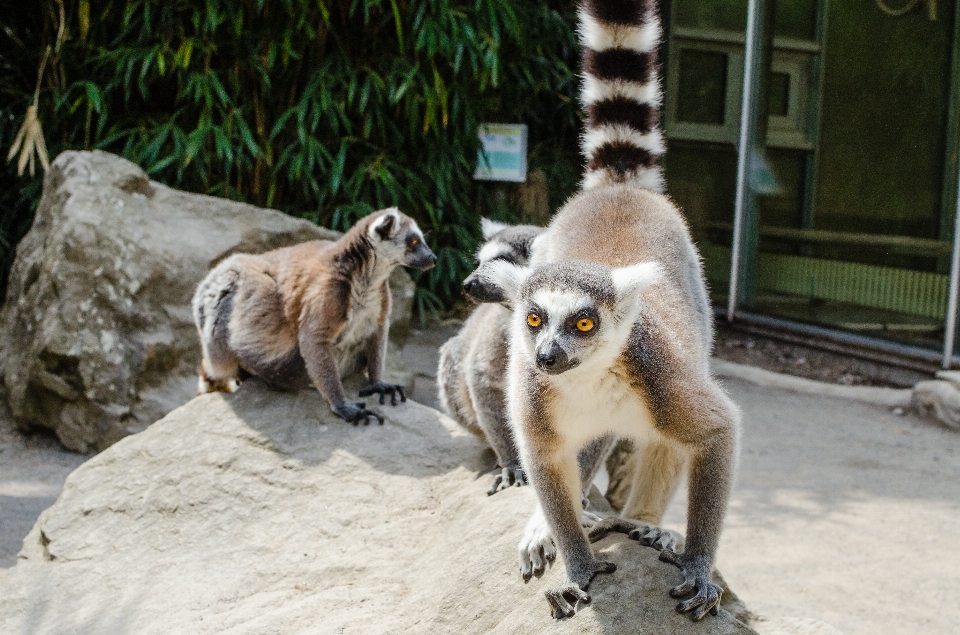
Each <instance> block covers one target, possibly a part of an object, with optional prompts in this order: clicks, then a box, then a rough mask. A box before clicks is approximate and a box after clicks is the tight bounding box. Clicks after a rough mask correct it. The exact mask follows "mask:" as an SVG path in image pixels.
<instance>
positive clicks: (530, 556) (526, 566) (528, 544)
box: [518, 434, 617, 580]
mask: <svg viewBox="0 0 960 635" xmlns="http://www.w3.org/2000/svg"><path fill="white" fill-rule="evenodd" d="M616 441H617V438H616V436H614V435H612V434H610V435H605V436H602V437H600V438H598V439H595V440H593V441H591V442H590V443H588V444H587V445H586V446H585V447H584V448H583V449H582V450H580V452H579V453H578V454H577V466H578V468H579V471H580V479H579V488H580V490H579V491H580V495H581V512H580V525H581V527H584V528H590V527H593V526H594V525H595V524H596V523H597V522H599V520H600V518H599V517H598V516H596V515H594V514H592V513H590V512H588V511H586V510H585V509H583V508H584V507H586V501H587V496H588V495H589V494H590V488H591V487H593V479H595V478H596V476H597V473H598V472H599V471H600V468H601V467H602V466H603V462H604V461H605V460H606V459H607V456H608V455H609V454H610V450H612V449H613V446H614V444H615V443H616ZM518 551H519V553H520V574H521V575H522V576H523V579H524V580H529V579H530V578H531V577H532V576H537V577H540V576H541V575H542V574H543V572H544V570H545V569H546V564H547V563H549V562H553V560H554V559H555V558H556V557H557V549H556V546H555V545H554V543H553V534H552V533H551V531H550V525H549V524H548V523H547V520H546V518H545V517H544V515H543V513H542V511H541V510H540V508H539V507H538V508H537V511H536V513H534V514H533V516H531V518H530V520H529V521H528V522H527V527H526V529H525V530H524V534H523V539H522V540H521V541H520V546H519V548H518Z"/></svg>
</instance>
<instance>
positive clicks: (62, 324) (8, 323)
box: [0, 152, 413, 452]
mask: <svg viewBox="0 0 960 635" xmlns="http://www.w3.org/2000/svg"><path fill="white" fill-rule="evenodd" d="M336 236H337V234H336V233H335V232H332V231H330V230H327V229H323V228H320V227H316V226H315V225H313V224H311V223H309V222H307V221H304V220H298V219H294V218H291V217H289V216H286V215H284V214H281V213H279V212H275V211H272V210H266V209H260V208H257V207H253V206H251V205H245V204H241V203H236V202H232V201H227V200H224V199H218V198H213V197H210V196H201V195H197V194H188V193H185V192H180V191H177V190H173V189H170V188H168V187H165V186H163V185H161V184H159V183H154V182H151V181H150V180H149V179H148V178H147V175H146V174H145V173H144V172H143V170H141V169H140V168H139V167H137V166H136V165H134V164H133V163H130V162H129V161H126V160H124V159H121V158H119V157H116V156H113V155H110V154H107V153H104V152H65V153H63V154H61V155H60V156H59V157H58V158H57V159H56V161H54V162H53V165H52V166H51V168H50V171H49V172H48V173H47V176H46V180H45V181H44V191H43V198H42V199H41V201H40V205H39V207H38V208H37V214H36V218H35V220H34V223H33V227H32V228H31V229H30V232H29V233H28V234H27V236H26V237H25V238H24V239H23V241H22V242H21V243H20V245H19V246H18V248H17V257H16V261H15V262H14V265H13V269H12V271H11V274H10V281H9V287H8V291H7V301H6V303H5V305H4V307H3V310H2V313H0V341H2V342H3V345H2V347H0V377H2V379H3V382H4V383H5V385H6V388H7V393H8V398H9V402H10V407H11V410H12V412H13V415H14V418H15V420H16V422H17V425H18V426H19V427H21V428H25V429H26V428H31V427H38V426H39V427H46V428H52V429H53V430H54V431H55V432H56V433H57V436H58V437H59V438H60V440H61V442H62V443H63V444H64V445H65V446H66V447H68V448H70V449H71V450H76V451H79V452H86V451H89V450H101V449H103V448H105V447H107V446H109V445H110V444H112V443H114V442H116V441H117V440H119V439H121V438H123V437H124V436H125V435H127V434H129V433H131V432H137V431H140V430H142V429H143V428H144V427H146V426H147V425H149V424H150V423H152V422H153V421H156V420H157V419H159V418H160V417H162V416H163V415H165V414H166V413H168V412H169V411H170V410H172V409H173V408H175V407H177V406H179V405H181V404H183V403H185V402H186V401H187V400H188V399H190V398H191V397H192V396H193V395H194V394H195V392H196V377H195V375H196V368H197V365H198V364H199V362H200V350H199V341H198V339H197V334H196V330H195V327H194V325H193V318H192V316H191V313H190V297H191V296H192V294H193V290H194V288H195V287H196V285H197V283H199V282H200V280H201V278H202V277H203V276H204V275H205V274H206V272H207V271H208V270H209V268H210V267H211V266H212V265H214V264H215V263H217V262H219V261H220V260H221V259H223V258H225V257H226V256H228V255H230V254H232V253H235V252H261V251H266V250H269V249H273V248H276V247H281V246H285V245H290V244H294V243H298V242H302V241H306V240H314V239H317V238H335V237H336ZM391 282H392V285H393V289H394V307H395V310H394V315H393V316H392V319H393V321H394V322H396V328H395V329H394V331H395V334H396V335H397V337H399V338H402V337H403V336H405V333H406V331H407V328H408V322H409V317H410V307H411V301H412V295H413V286H412V283H411V281H410V278H409V276H407V275H406V274H404V273H403V272H402V271H400V270H398V271H396V272H395V275H394V277H393V278H392V281H391Z"/></svg>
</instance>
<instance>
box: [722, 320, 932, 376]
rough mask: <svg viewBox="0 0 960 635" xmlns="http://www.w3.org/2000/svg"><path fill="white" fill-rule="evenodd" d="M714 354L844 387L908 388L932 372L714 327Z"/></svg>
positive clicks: (724, 325) (730, 359) (724, 327)
mask: <svg viewBox="0 0 960 635" xmlns="http://www.w3.org/2000/svg"><path fill="white" fill-rule="evenodd" d="M716 334H717V341H716V344H715V345H714V355H715V356H716V357H719V358H720V359H725V360H727V361H730V362H736V363H738V364H748V365H750V366H758V367H760V368H764V369H766V370H772V371H774V372H777V373H784V374H787V375H795V376H797V377H805V378H807V379H814V380H817V381H823V382H828V383H831V384H841V385H845V386H885V387H889V388H911V387H913V385H914V384H916V383H917V382H919V381H923V380H925V379H931V378H932V377H933V375H932V374H929V373H922V372H919V371H916V370H911V369H908V368H900V367H897V366H893V365H890V364H882V363H879V362H873V361H869V360H864V359H859V358H857V357H851V356H850V355H843V354H840V353H833V352H830V351H824V350H820V349H817V348H814V347H811V346H803V345H800V344H793V343H790V342H783V341H780V340H777V339H774V338H770V337H765V336H762V335H757V334H754V333H746V332H744V331H741V330H738V329H737V328H736V327H732V326H729V325H727V324H724V323H718V324H717V326H716Z"/></svg>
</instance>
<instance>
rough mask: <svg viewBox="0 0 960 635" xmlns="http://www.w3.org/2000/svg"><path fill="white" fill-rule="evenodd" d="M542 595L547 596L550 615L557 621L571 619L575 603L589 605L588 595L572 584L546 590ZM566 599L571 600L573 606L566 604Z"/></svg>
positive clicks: (574, 611)
mask: <svg viewBox="0 0 960 635" xmlns="http://www.w3.org/2000/svg"><path fill="white" fill-rule="evenodd" d="M543 594H544V595H545V596H547V602H549V603H550V614H551V615H552V616H553V617H554V619H558V620H559V619H560V618H563V617H573V614H574V613H576V612H577V609H576V604H577V602H583V603H584V604H589V603H590V595H588V594H587V592H586V591H584V590H583V589H581V588H580V587H579V586H578V585H576V584H574V583H572V582H569V583H567V584H565V585H563V586H562V587H560V588H558V589H547V590H546V591H544V592H543ZM567 598H570V599H572V600H573V604H571V603H570V602H568V601H567Z"/></svg>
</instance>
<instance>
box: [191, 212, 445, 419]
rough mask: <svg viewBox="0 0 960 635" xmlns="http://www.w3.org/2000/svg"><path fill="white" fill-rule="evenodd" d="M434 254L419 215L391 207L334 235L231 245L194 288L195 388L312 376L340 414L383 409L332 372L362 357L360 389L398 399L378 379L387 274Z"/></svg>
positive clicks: (360, 415)
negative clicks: (255, 248)
mask: <svg viewBox="0 0 960 635" xmlns="http://www.w3.org/2000/svg"><path fill="white" fill-rule="evenodd" d="M436 262H437V257H436V256H435V255H434V254H433V252H432V251H430V248H429V247H427V244H426V242H424V239H423V233H422V232H421V231H420V228H419V227H417V223H416V222H415V221H414V220H413V219H412V218H410V217H409V216H406V215H405V214H402V213H401V212H400V211H399V210H397V209H396V208H390V209H386V210H381V211H379V212H374V213H373V214H370V215H369V216H367V217H365V218H363V219H361V220H360V221H359V222H357V223H356V224H355V225H354V226H353V227H352V228H351V229H350V230H349V231H348V232H347V233H346V234H344V235H343V236H342V237H340V238H339V239H338V240H336V241H329V240H315V241H311V242H306V243H302V244H299V245H294V246H292V247H283V248H281V249H275V250H273V251H270V252H267V253H264V254H259V255H254V254H234V255H232V256H230V257H229V258H227V259H225V260H224V261H223V262H221V263H220V264H218V265H217V266H216V267H214V268H213V270H212V271H210V273H209V274H207V277H206V278H204V280H203V281H202V282H201V283H200V285H199V286H198V287H197V291H196V293H195V295H194V297H193V314H194V318H195V320H196V323H197V330H198V331H199V332H200V343H201V346H202V349H203V360H202V361H201V363H200V380H199V386H198V393H205V392H212V391H225V392H232V391H233V390H235V389H236V387H237V385H238V381H239V378H240V376H241V375H252V376H255V377H259V378H260V379H262V380H263V381H265V382H266V383H267V384H268V385H270V386H271V387H274V388H277V389H282V390H296V389H300V388H306V387H308V386H310V384H311V383H312V384H313V385H314V386H315V387H316V388H317V390H319V391H320V394H322V395H323V397H324V399H326V401H327V403H328V404H330V408H331V409H332V410H333V412H334V413H336V414H337V415H338V416H339V417H341V418H342V419H344V420H346V421H349V422H351V423H353V424H354V425H356V424H358V423H360V422H361V421H362V422H363V423H364V424H367V423H369V422H370V418H371V417H372V418H375V419H377V421H379V422H380V423H381V424H382V423H383V417H382V416H381V415H380V414H378V413H376V412H374V411H373V410H368V409H367V408H366V404H365V403H363V402H359V403H354V402H348V401H347V399H346V396H345V394H344V390H343V384H342V383H341V380H340V377H341V376H342V375H344V374H347V373H349V372H352V371H353V370H356V366H357V364H358V361H359V360H360V359H362V358H365V359H366V370H367V379H368V381H369V384H368V385H367V386H366V387H365V388H363V389H362V390H361V391H360V396H361V397H365V396H369V395H373V394H378V395H379V397H380V403H381V404H383V403H384V402H385V396H387V395H389V396H390V401H391V403H392V404H393V405H396V404H397V396H398V395H399V397H400V400H401V401H406V396H405V395H404V393H403V388H402V387H401V386H398V385H395V384H387V383H384V382H383V381H382V376H383V367H384V362H385V356H386V349H387V333H388V329H389V322H388V317H389V315H390V303H391V298H390V286H389V283H388V279H389V277H390V273H391V272H392V271H393V270H394V269H395V268H396V267H398V266H405V267H412V268H415V269H420V270H426V269H429V268H431V267H433V266H434V265H435V264H436Z"/></svg>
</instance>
